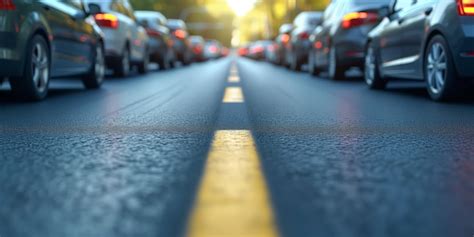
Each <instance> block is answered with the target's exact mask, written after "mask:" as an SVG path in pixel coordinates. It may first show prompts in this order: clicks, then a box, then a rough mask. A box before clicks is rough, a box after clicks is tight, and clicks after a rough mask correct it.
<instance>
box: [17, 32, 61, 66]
mask: <svg viewBox="0 0 474 237" xmlns="http://www.w3.org/2000/svg"><path fill="white" fill-rule="evenodd" d="M37 35H39V36H41V37H42V38H43V39H44V40H45V42H46V45H47V46H48V49H49V52H48V54H49V58H50V60H51V61H50V64H52V60H53V52H52V47H51V41H50V39H49V37H48V33H47V31H46V30H45V29H44V28H42V27H40V26H37V27H35V28H34V30H32V31H31V33H30V34H29V35H28V38H27V40H26V44H25V45H26V47H25V48H24V51H23V54H22V55H24V57H23V58H22V60H21V68H25V66H26V65H25V64H26V60H25V59H26V56H27V53H28V52H27V50H26V49H27V48H28V45H29V44H30V43H31V41H32V40H33V38H34V37H35V36H37Z"/></svg>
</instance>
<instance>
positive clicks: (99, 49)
mask: <svg viewBox="0 0 474 237" xmlns="http://www.w3.org/2000/svg"><path fill="white" fill-rule="evenodd" d="M95 48H96V49H95V54H94V61H93V64H92V67H91V70H90V71H89V72H88V73H87V74H86V75H84V77H83V78H82V83H83V84H84V87H86V88H87V89H98V88H100V87H101V86H102V83H103V82H104V78H105V56H104V55H105V54H104V47H103V45H102V44H97V45H96V46H95Z"/></svg>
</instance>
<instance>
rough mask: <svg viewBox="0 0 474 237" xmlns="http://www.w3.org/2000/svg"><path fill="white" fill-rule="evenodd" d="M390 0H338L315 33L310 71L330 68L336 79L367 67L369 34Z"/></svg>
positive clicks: (329, 8) (325, 14)
mask: <svg viewBox="0 0 474 237" xmlns="http://www.w3.org/2000/svg"><path fill="white" fill-rule="evenodd" d="M389 3H390V0H336V1H333V2H332V3H331V4H330V6H329V7H328V8H327V9H326V11H325V12H324V16H323V23H322V25H321V26H319V27H317V28H316V29H315V31H314V32H313V35H312V36H311V42H312V50H311V53H310V58H309V60H310V63H309V69H310V72H311V73H312V74H314V75H318V74H319V73H320V72H321V71H328V72H329V77H330V78H331V79H334V80H338V79H339V80H340V79H344V78H345V72H346V71H347V70H348V69H349V68H351V67H359V68H363V66H364V52H365V43H366V42H367V35H368V33H369V32H370V30H372V29H373V28H374V27H375V26H376V25H377V24H378V23H379V22H380V21H381V19H382V17H379V16H378V10H379V9H380V8H381V7H382V6H388V5H389Z"/></svg>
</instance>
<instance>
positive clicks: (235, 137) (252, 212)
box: [188, 130, 278, 237]
mask: <svg viewBox="0 0 474 237" xmlns="http://www.w3.org/2000/svg"><path fill="white" fill-rule="evenodd" d="M269 201H270V200H269V195H268V192H267V186H266V183H265V180H264V176H263V174H262V171H261V167H260V161H259V157H258V154H257V151H256V147H255V142H254V140H253V138H252V134H251V133H250V131H247V130H223V131H217V132H216V133H215V135H214V140H213V144H212V147H211V151H210V153H209V155H208V160H207V165H206V168H205V173H204V177H203V180H202V183H201V187H200V190H199V193H198V196H197V202H196V205H195V209H194V211H193V213H192V216H191V219H190V223H189V229H188V236H189V237H277V236H278V234H277V230H276V227H275V223H274V216H273V212H272V209H271V205H270V202H269Z"/></svg>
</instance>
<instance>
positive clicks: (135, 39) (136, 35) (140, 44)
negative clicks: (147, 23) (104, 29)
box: [121, 0, 147, 61]
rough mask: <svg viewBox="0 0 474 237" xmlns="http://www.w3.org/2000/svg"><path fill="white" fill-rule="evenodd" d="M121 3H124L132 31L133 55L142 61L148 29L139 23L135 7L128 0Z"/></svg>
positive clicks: (134, 59) (133, 57)
mask: <svg viewBox="0 0 474 237" xmlns="http://www.w3.org/2000/svg"><path fill="white" fill-rule="evenodd" d="M121 4H122V5H123V10H124V12H123V14H124V15H125V16H127V18H128V19H127V24H128V25H129V27H130V29H129V30H130V33H131V41H132V42H131V56H132V60H133V61H141V60H142V59H143V58H144V53H145V52H144V51H145V48H146V45H145V44H146V43H147V42H146V40H145V38H146V37H147V36H146V35H147V33H146V30H145V29H144V28H143V27H142V26H140V25H139V23H138V21H137V20H136V17H135V14H134V11H133V8H132V6H131V4H130V3H129V1H128V0H122V1H121Z"/></svg>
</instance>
